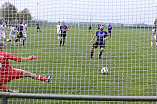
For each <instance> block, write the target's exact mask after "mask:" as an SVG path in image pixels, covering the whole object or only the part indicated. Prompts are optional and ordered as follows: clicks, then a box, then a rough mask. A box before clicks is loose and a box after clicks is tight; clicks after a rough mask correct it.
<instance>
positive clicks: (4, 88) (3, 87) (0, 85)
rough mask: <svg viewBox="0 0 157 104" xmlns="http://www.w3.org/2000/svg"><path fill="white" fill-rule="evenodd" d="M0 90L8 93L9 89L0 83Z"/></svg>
mask: <svg viewBox="0 0 157 104" xmlns="http://www.w3.org/2000/svg"><path fill="white" fill-rule="evenodd" d="M0 89H2V90H3V91H5V92H8V91H9V88H7V87H5V86H4V85H3V83H0Z"/></svg>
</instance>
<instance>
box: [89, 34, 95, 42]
mask: <svg viewBox="0 0 157 104" xmlns="http://www.w3.org/2000/svg"><path fill="white" fill-rule="evenodd" d="M95 37H96V34H95V35H94V36H93V38H92V40H91V41H90V42H93V41H94V39H95Z"/></svg>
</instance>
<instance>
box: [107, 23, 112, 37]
mask: <svg viewBox="0 0 157 104" xmlns="http://www.w3.org/2000/svg"><path fill="white" fill-rule="evenodd" d="M111 31H112V26H111V24H110V23H109V25H108V34H109V35H110V37H111Z"/></svg>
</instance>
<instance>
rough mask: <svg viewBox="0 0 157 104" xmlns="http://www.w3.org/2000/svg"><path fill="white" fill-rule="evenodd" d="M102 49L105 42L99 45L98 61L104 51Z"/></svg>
mask: <svg viewBox="0 0 157 104" xmlns="http://www.w3.org/2000/svg"><path fill="white" fill-rule="evenodd" d="M104 48H105V42H104V43H102V44H100V54H99V59H101V55H102V53H103V51H104Z"/></svg>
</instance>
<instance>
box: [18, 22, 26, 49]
mask: <svg viewBox="0 0 157 104" xmlns="http://www.w3.org/2000/svg"><path fill="white" fill-rule="evenodd" d="M17 31H18V32H17V38H18V39H17V40H16V42H17V41H20V39H21V45H23V46H24V37H23V26H22V24H21V23H19V26H18V29H17Z"/></svg>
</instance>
